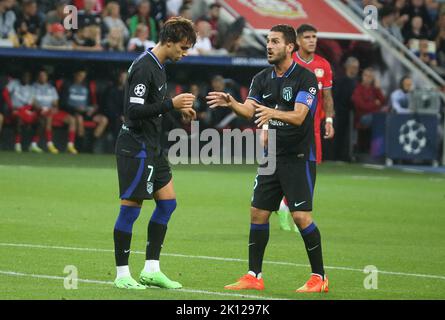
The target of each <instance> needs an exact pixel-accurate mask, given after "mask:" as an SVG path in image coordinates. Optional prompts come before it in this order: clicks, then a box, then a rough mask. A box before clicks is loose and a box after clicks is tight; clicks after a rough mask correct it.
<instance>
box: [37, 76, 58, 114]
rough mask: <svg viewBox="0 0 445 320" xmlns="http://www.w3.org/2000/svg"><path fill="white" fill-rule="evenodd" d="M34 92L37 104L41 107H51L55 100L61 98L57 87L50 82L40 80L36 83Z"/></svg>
mask: <svg viewBox="0 0 445 320" xmlns="http://www.w3.org/2000/svg"><path fill="white" fill-rule="evenodd" d="M33 87H34V94H35V97H34V98H35V100H36V102H37V104H38V105H39V106H41V107H48V108H51V107H52V106H53V102H55V101H57V100H58V99H59V95H58V94H57V91H56V88H54V87H53V86H52V85H50V84H49V83H45V84H40V83H38V82H36V83H34V85H33Z"/></svg>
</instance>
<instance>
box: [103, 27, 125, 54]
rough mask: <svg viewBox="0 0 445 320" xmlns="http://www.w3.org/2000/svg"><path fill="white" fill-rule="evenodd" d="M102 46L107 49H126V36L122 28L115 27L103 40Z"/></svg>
mask: <svg viewBox="0 0 445 320" xmlns="http://www.w3.org/2000/svg"><path fill="white" fill-rule="evenodd" d="M102 47H103V49H104V50H106V51H124V50H125V47H124V37H123V35H122V30H121V29H120V28H117V27H113V28H111V29H110V31H109V32H108V34H107V37H106V38H105V39H104V41H103V42H102Z"/></svg>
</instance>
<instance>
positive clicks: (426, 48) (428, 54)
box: [416, 39, 437, 68]
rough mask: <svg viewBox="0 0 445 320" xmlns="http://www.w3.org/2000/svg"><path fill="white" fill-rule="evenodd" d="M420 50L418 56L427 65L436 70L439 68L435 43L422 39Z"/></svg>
mask: <svg viewBox="0 0 445 320" xmlns="http://www.w3.org/2000/svg"><path fill="white" fill-rule="evenodd" d="M418 45H419V50H418V51H417V52H416V54H417V56H418V57H419V58H420V60H422V61H423V62H424V63H425V64H427V65H428V66H430V67H431V68H434V67H436V66H437V60H436V49H435V43H434V42H432V41H428V39H420V40H419V42H418Z"/></svg>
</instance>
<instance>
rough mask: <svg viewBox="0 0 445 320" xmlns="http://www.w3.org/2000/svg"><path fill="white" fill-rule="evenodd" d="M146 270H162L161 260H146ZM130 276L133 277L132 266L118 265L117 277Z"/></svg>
mask: <svg viewBox="0 0 445 320" xmlns="http://www.w3.org/2000/svg"><path fill="white" fill-rule="evenodd" d="M144 271H145V272H159V271H161V269H160V268H159V260H145V266H144ZM128 276H130V277H131V274H130V268H129V267H128V266H119V267H116V279H118V278H123V277H128Z"/></svg>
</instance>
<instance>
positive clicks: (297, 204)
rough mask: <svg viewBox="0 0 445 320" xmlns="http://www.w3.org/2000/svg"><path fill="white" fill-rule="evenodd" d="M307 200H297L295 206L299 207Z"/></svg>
mask: <svg viewBox="0 0 445 320" xmlns="http://www.w3.org/2000/svg"><path fill="white" fill-rule="evenodd" d="M305 202H306V201H301V202H299V203H296V202H295V204H294V207H295V208H296V207H299V206H301V205H302V204H303V203H305Z"/></svg>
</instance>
